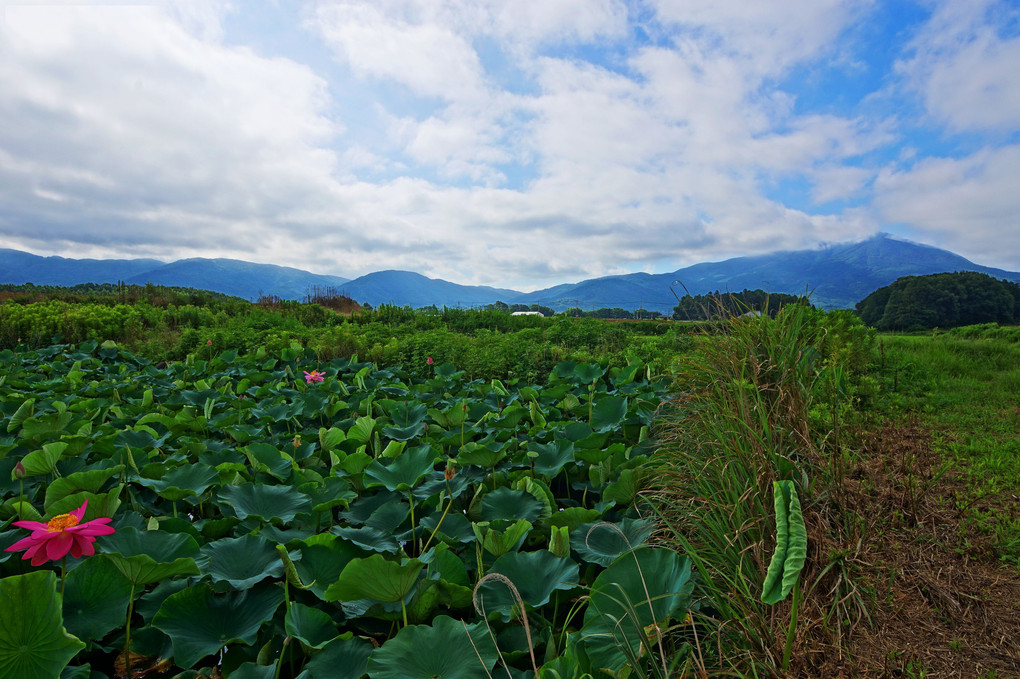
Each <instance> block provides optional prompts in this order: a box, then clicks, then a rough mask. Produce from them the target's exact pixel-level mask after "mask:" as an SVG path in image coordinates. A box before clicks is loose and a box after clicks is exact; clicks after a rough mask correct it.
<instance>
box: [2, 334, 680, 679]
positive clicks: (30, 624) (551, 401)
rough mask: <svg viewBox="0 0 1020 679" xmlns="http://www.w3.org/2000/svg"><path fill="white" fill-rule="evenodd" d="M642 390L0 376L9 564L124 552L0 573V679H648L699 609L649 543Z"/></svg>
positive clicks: (656, 389) (46, 367)
mask: <svg viewBox="0 0 1020 679" xmlns="http://www.w3.org/2000/svg"><path fill="white" fill-rule="evenodd" d="M309 371H320V372H321V373H322V376H321V377H322V381H321V382H320V381H316V380H309V381H308V382H307V383H306V380H305V379H304V377H303V375H304V374H305V373H307V372H309ZM419 372H420V371H419ZM649 372H650V371H649V370H648V369H647V368H646V367H644V366H641V365H631V366H628V367H626V368H622V369H612V370H608V371H607V370H606V369H605V368H602V367H600V366H598V365H585V364H575V363H569V362H568V363H561V364H559V365H557V366H556V368H555V370H554V371H553V372H552V374H551V375H550V376H549V379H548V382H547V383H546V384H544V385H543V386H541V387H536V386H532V385H526V384H520V383H507V384H504V383H501V382H500V381H498V380H493V381H481V380H474V381H469V380H467V379H465V378H464V376H463V375H462V374H461V373H459V372H458V371H457V370H456V369H455V368H454V367H453V366H451V365H449V364H447V365H434V366H430V367H429V373H430V374H429V375H428V376H427V377H426V378H424V379H423V378H412V377H411V376H410V374H409V373H407V372H404V371H402V370H401V369H399V368H390V369H380V368H378V367H377V366H375V365H374V364H371V363H359V362H358V361H357V358H356V357H355V358H352V359H337V360H333V361H331V362H328V363H326V362H317V361H316V360H315V356H314V354H313V353H311V352H308V351H305V350H301V349H300V348H296V347H295V348H291V349H285V350H283V351H282V352H279V353H278V354H276V355H267V354H266V353H265V352H257V353H253V354H251V355H246V356H239V355H238V354H237V352H234V351H226V352H222V353H219V354H218V355H213V354H212V352H211V351H210V352H209V354H208V355H205V356H200V357H198V358H195V357H190V358H189V360H188V361H184V362H181V363H172V364H169V365H163V364H160V365H155V364H153V363H151V362H150V361H148V360H146V359H144V358H141V357H139V356H136V355H132V354H130V353H127V352H124V351H122V350H120V349H119V348H117V347H116V346H115V345H112V344H111V343H107V344H104V345H102V346H100V345H97V344H96V343H95V342H86V343H83V344H80V345H77V346H69V345H55V346H51V347H48V348H44V349H40V350H34V351H20V352H14V351H4V352H0V492H2V500H3V502H2V506H0V550H8V549H10V548H11V546H12V545H14V544H15V543H16V542H18V541H19V540H23V539H24V538H25V537H26V536H27V535H28V531H27V530H26V529H25V528H24V527H19V526H16V525H14V524H15V522H20V521H37V522H50V521H53V520H54V519H55V517H56V518H57V523H58V524H59V523H60V521H62V520H64V519H66V517H64V518H63V519H61V518H60V517H62V516H63V515H68V514H71V513H73V512H75V511H76V510H78V509H79V508H80V507H81V506H82V505H83V504H84V505H85V506H86V509H85V514H84V516H81V517H76V518H75V521H77V520H78V519H80V520H81V521H83V522H88V521H94V520H97V519H101V518H103V517H106V518H110V519H111V521H110V522H109V526H110V527H112V528H113V529H114V531H115V532H113V533H112V534H106V535H102V534H98V537H95V538H94V543H93V547H94V549H95V554H92V555H88V554H87V550H86V553H82V555H81V556H80V557H79V558H74V554H73V553H72V554H67V550H66V549H65V550H63V554H54V553H51V558H49V559H47V560H45V562H44V563H42V564H41V565H38V566H32V565H31V563H30V562H29V561H28V560H25V559H22V556H23V553H22V552H21V551H0V576H2V579H0V679H6V678H12V679H15V678H16V679H31V678H34V677H40V678H52V677H58V676H59V677H65V678H70V677H80V678H82V679H84V678H87V677H93V678H96V677H114V676H127V675H128V673H129V672H130V673H131V674H132V676H138V677H142V676H152V677H159V676H167V677H170V676H181V677H197V676H215V677H232V678H236V679H243V678H245V677H264V678H269V677H273V678H275V677H290V678H293V677H297V678H299V679H315V678H320V677H321V678H325V677H329V678H330V679H336V678H338V677H341V678H342V677H349V678H351V679H355V678H357V677H362V676H370V677H373V678H378V679H390V678H392V679H396V678H398V677H399V678H400V679H407V678H417V677H420V678H426V677H427V678H433V677H449V678H459V677H464V678H467V677H487V676H495V675H496V673H497V672H498V673H499V674H500V676H505V675H510V676H513V677H518V676H520V677H524V676H529V677H530V676H535V674H536V670H538V673H539V675H540V676H548V677H563V678H564V679H565V678H567V677H580V676H582V675H583V674H585V673H591V674H593V675H596V676H598V675H600V674H601V675H603V676H608V675H610V674H613V673H615V674H616V675H617V676H626V675H627V674H628V673H629V672H630V671H631V670H636V672H635V675H638V676H640V675H642V673H643V670H642V669H641V665H642V664H644V663H646V662H649V661H655V662H659V661H661V658H658V659H656V657H655V656H656V653H655V652H653V651H656V650H657V651H661V650H662V646H661V644H662V641H661V639H660V638H659V635H658V632H659V631H662V630H666V629H667V628H669V627H670V626H674V627H676V626H677V625H678V623H680V622H682V621H683V620H684V618H685V616H686V613H687V610H688V607H689V606H690V593H691V591H692V587H693V583H692V580H691V567H690V565H689V563H688V561H687V559H685V558H683V557H682V556H680V555H678V554H676V553H675V552H673V551H671V550H668V549H664V548H659V547H654V546H651V545H649V544H647V543H648V541H649V538H650V537H651V534H652V532H653V528H654V524H653V521H652V520H651V519H649V514H650V512H649V510H648V509H647V508H646V507H643V506H642V503H641V499H640V498H641V496H640V495H639V493H638V491H639V490H640V488H641V487H642V481H643V480H644V478H645V477H646V476H647V475H648V474H649V473H650V469H651V468H652V466H653V465H654V458H653V456H652V454H653V452H654V443H653V441H652V440H651V439H650V438H649V428H650V426H651V424H652V421H653V417H654V415H655V413H656V410H657V408H658V406H659V404H660V402H661V400H662V398H663V396H664V394H665V389H666V387H665V383H664V382H662V381H658V380H655V379H650V378H651V375H650V374H649ZM65 523H66V521H65ZM72 523H73V522H72ZM50 525H53V524H50ZM44 537H45V536H44ZM90 539H91V538H90ZM631 548H635V549H633V550H632V549H631ZM64 555H66V556H64ZM53 557H56V558H53ZM37 561H38V559H37ZM675 636H676V633H674V642H675ZM126 648H129V649H130V654H125V649H126ZM677 648H679V649H680V650H679V651H677V650H676V648H674V655H675V653H676V652H682V645H681V646H679V647H677Z"/></svg>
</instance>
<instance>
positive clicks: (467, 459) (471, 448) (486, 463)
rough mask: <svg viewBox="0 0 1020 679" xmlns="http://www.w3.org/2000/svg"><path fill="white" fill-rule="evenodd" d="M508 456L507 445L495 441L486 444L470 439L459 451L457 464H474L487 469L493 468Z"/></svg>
mask: <svg viewBox="0 0 1020 679" xmlns="http://www.w3.org/2000/svg"><path fill="white" fill-rule="evenodd" d="M504 457H506V445H505V444H503V445H498V444H495V443H493V442H490V443H487V444H485V445H483V444H480V443H476V442H474V441H468V442H467V443H465V444H464V446H463V447H462V448H461V449H460V452H459V453H457V464H460V465H468V464H473V465H477V466H479V467H484V468H485V469H491V468H493V467H495V466H496V464H497V463H498V462H499V461H500V460H502V459H503V458H504Z"/></svg>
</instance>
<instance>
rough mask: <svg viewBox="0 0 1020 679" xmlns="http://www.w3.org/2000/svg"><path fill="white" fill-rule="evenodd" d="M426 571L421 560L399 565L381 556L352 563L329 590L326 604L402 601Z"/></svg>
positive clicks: (408, 561) (410, 560) (407, 561)
mask: <svg viewBox="0 0 1020 679" xmlns="http://www.w3.org/2000/svg"><path fill="white" fill-rule="evenodd" d="M424 567H425V564H423V563H422V562H421V561H419V560H418V559H407V560H405V561H404V562H403V563H397V562H396V561H390V560H388V559H386V558H385V557H384V556H382V555H381V554H373V555H371V556H369V557H367V558H364V559H351V560H350V561H349V562H348V563H347V565H346V566H344V569H343V571H342V572H341V573H340V577H339V579H338V580H337V581H336V582H334V583H333V584H332V585H330V586H329V588H328V589H327V590H326V601H356V600H357V599H375V600H376V601H388V602H397V601H400V600H402V599H403V598H404V597H405V596H407V594H408V592H410V591H411V589H412V588H414V583H415V582H417V581H418V576H419V575H420V574H421V571H422V569H423V568H424Z"/></svg>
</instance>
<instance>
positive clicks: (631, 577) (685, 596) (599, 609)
mask: <svg viewBox="0 0 1020 679" xmlns="http://www.w3.org/2000/svg"><path fill="white" fill-rule="evenodd" d="M693 588H694V583H693V581H692V580H691V565H690V562H689V560H688V559H687V557H684V556H680V555H679V554H677V553H676V552H674V551H672V550H669V549H652V548H648V547H640V548H638V549H636V550H634V551H632V552H629V553H627V554H624V555H622V556H620V557H619V558H617V559H616V561H614V562H613V563H612V564H610V566H609V567H608V568H607V569H606V570H604V571H602V572H601V573H600V574H599V575H598V577H597V578H595V582H593V583H592V587H591V595H590V598H589V600H588V608H587V609H586V610H585V613H584V626H583V627H582V628H581V637H582V639H583V640H584V642H585V646H586V647H587V650H588V655H589V657H590V658H591V661H592V665H593V666H594V667H599V668H603V669H608V670H610V671H613V672H615V671H618V670H619V669H620V668H622V667H623V666H624V665H625V664H626V662H627V654H626V653H624V651H623V648H622V647H623V646H624V645H625V644H626V645H628V646H629V647H630V649H631V654H632V655H633V656H638V655H640V654H642V653H644V654H645V655H647V654H649V653H650V652H651V651H652V649H651V648H647V647H643V644H644V643H645V640H646V639H647V633H646V632H645V630H646V629H647V628H649V627H650V626H652V625H654V624H659V625H660V626H665V625H666V624H667V623H668V621H669V620H670V619H671V618H675V617H677V616H679V615H681V614H682V613H683V612H684V611H685V610H686V607H687V606H688V604H689V603H690V594H691V591H692V590H693Z"/></svg>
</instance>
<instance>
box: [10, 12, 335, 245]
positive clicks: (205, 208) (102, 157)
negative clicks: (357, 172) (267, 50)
mask: <svg viewBox="0 0 1020 679" xmlns="http://www.w3.org/2000/svg"><path fill="white" fill-rule="evenodd" d="M0 31H2V36H0V117H2V118H3V120H4V121H5V125H4V126H3V128H2V129H0V150H2V151H3V153H2V154H0V185H3V186H5V187H6V190H3V189H0V192H2V193H0V195H2V197H3V199H4V201H5V205H4V209H5V211H6V210H8V209H11V207H10V206H11V205H12V204H14V203H18V205H17V208H16V209H13V210H12V212H20V211H25V212H30V211H31V209H32V207H31V203H26V202H24V199H22V198H20V197H19V193H20V191H21V187H24V186H28V185H31V186H34V187H35V188H36V189H37V191H36V192H35V195H39V193H38V191H44V192H51V193H56V194H59V195H62V196H64V197H65V198H66V201H65V204H66V205H67V208H68V209H67V210H66V211H65V212H64V213H63V214H62V215H60V217H59V218H58V219H57V221H59V222H62V223H65V224H76V225H79V226H77V227H76V228H78V229H79V231H78V233H77V234H76V237H77V238H79V239H81V240H85V241H88V240H94V241H96V242H107V243H113V242H115V241H116V240H117V239H120V238H122V237H124V236H125V234H124V231H125V228H130V229H135V230H138V231H139V232H141V231H147V230H148V229H150V228H152V227H151V225H153V224H156V223H161V224H163V225H164V228H156V229H153V230H152V231H151V232H149V233H148V236H147V237H148V238H149V239H151V240H152V241H154V242H155V243H163V244H165V245H172V244H174V243H178V244H197V243H198V242H200V241H203V240H205V241H206V242H207V243H208V245H211V246H212V247H213V248H217V247H227V248H231V249H233V250H234V251H238V250H240V251H250V250H251V249H253V248H252V246H251V244H250V243H249V242H248V238H247V237H246V234H245V233H244V232H245V229H246V228H247V226H248V225H251V224H259V223H267V222H270V221H273V220H279V221H280V222H285V219H283V218H284V217H285V215H286V213H287V211H288V210H289V209H292V208H293V207H294V206H295V205H296V204H300V203H301V201H303V200H305V199H306V198H307V197H308V195H309V193H310V192H311V193H315V192H321V191H322V189H323V187H325V186H328V184H329V182H330V173H331V172H332V170H333V167H334V164H335V154H334V152H333V151H331V150H330V149H329V148H328V146H326V144H328V142H329V141H330V140H331V139H332V137H333V136H334V134H335V133H336V131H337V129H338V127H337V125H336V124H335V123H333V122H332V121H331V120H330V119H329V118H328V117H326V116H325V115H324V111H325V108H326V105H327V104H328V93H327V85H326V83H325V81H323V80H322V79H321V78H319V77H317V76H316V75H315V74H314V73H312V72H311V71H310V70H309V69H308V68H306V67H303V66H300V65H298V64H295V63H293V62H289V61H286V60H283V59H265V58H261V57H258V56H256V55H255V54H254V53H252V52H251V51H250V50H248V49H245V48H227V47H224V46H222V45H218V44H215V43H210V42H205V41H203V40H201V39H198V38H196V37H195V36H193V35H191V34H189V33H187V32H186V31H185V30H184V28H183V27H182V25H181V24H179V23H178V22H177V21H176V20H175V19H173V18H172V17H170V16H168V15H166V14H164V13H162V12H160V11H159V10H158V9H156V8H153V7H144V6H122V5H117V6H94V7H93V6H74V7H67V6H65V7H59V6H58V7H27V6H12V7H8V8H7V10H6V20H5V23H4V24H3V25H2V27H0ZM156 218H158V220H159V221H156ZM220 221H223V222H224V223H231V224H236V225H237V228H230V229H227V230H225V231H218V232H216V233H217V236H218V238H217V239H211V238H209V235H210V232H209V231H208V228H209V224H210V223H214V224H215V223H219V222H220ZM7 222H8V223H7V224H6V225H5V231H7V233H8V234H9V235H13V234H19V235H20V236H21V237H23V238H27V237H31V235H32V234H33V233H37V234H38V235H39V236H41V237H46V238H49V237H50V235H48V234H47V233H46V232H45V231H42V232H40V231H37V226H36V225H35V224H34V223H33V220H31V219H28V218H25V219H24V220H21V221H18V222H16V223H12V220H11V218H10V217H8V219H7ZM126 224H129V225H131V226H128V227H126V226H125V225H126ZM85 225H88V226H85ZM54 228H56V227H54ZM202 236H204V238H202ZM127 240H130V238H128V239H127ZM154 247H158V245H157V246H154Z"/></svg>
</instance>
